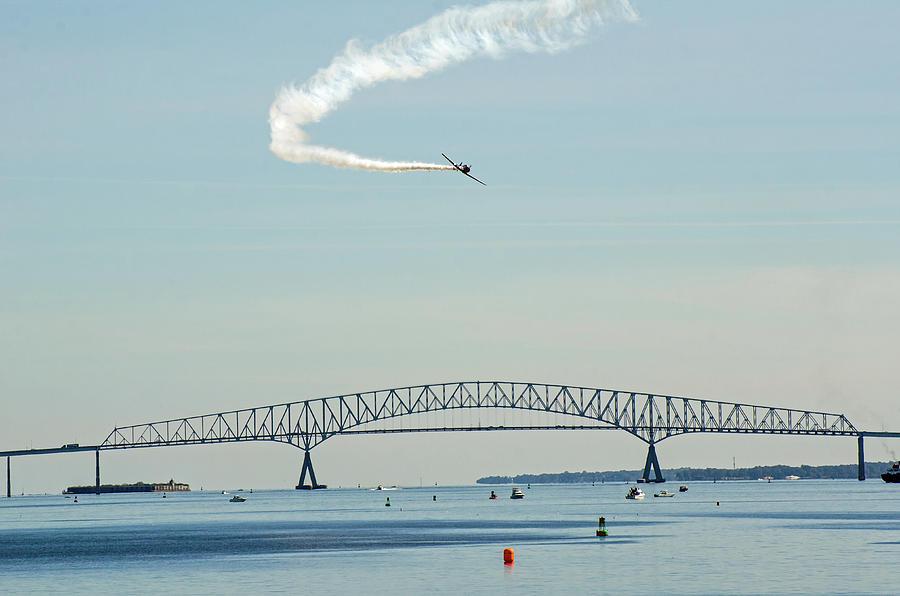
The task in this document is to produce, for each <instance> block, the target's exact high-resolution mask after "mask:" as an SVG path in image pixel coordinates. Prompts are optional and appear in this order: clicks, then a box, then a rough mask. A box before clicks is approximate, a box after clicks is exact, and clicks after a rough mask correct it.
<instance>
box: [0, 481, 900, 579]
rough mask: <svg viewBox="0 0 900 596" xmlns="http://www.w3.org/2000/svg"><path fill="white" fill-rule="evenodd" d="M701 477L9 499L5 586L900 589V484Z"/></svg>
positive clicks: (0, 549) (1, 544) (3, 522)
mask: <svg viewBox="0 0 900 596" xmlns="http://www.w3.org/2000/svg"><path fill="white" fill-rule="evenodd" d="M666 486H667V488H668V490H670V491H673V490H675V489H677V486H672V484H671V483H669V484H668V485H666ZM689 486H690V490H689V492H687V493H680V494H678V495H677V496H676V497H675V498H673V499H654V498H653V497H652V491H653V490H658V489H659V488H661V487H659V486H654V485H648V486H646V487H645V488H646V489H647V492H648V496H647V498H646V499H645V500H644V501H637V502H635V501H626V500H625V499H624V496H625V493H626V492H627V488H628V485H625V484H618V483H617V484H602V485H601V484H598V485H596V486H590V485H570V486H564V485H551V486H548V485H533V486H532V488H531V489H530V490H529V489H526V488H525V487H522V488H523V490H524V492H525V495H526V497H525V499H523V500H520V501H515V500H510V499H509V498H508V496H509V492H510V488H509V487H500V488H498V487H447V488H444V487H440V488H437V487H432V488H427V487H426V488H405V489H402V490H396V491H371V490H366V489H336V490H335V489H328V490H323V491H293V490H291V491H257V492H254V493H253V494H249V493H246V492H245V493H241V494H243V496H245V497H247V501H246V502H245V503H229V502H228V498H229V496H226V495H222V494H219V493H214V492H208V491H207V492H192V493H169V494H168V495H167V497H166V498H165V499H163V498H162V495H160V494H158V493H149V494H126V495H101V496H94V495H81V496H79V498H78V500H79V502H78V503H77V504H76V503H74V500H73V499H66V498H64V497H62V496H59V495H54V496H26V497H16V498H13V499H0V593H4V594H20V593H30V592H39V593H43V592H49V591H60V590H64V591H65V592H66V593H67V594H72V593H76V594H77V593H91V594H96V593H100V592H115V593H125V594H129V593H146V592H158V591H160V590H165V591H170V592H172V593H179V594H209V593H216V594H233V593H242V592H247V593H250V592H254V591H255V592H260V591H265V592H285V593H287V592H297V591H303V592H305V593H310V594H322V593H329V594H349V593H356V594H369V593H384V592H397V593H425V592H429V593H466V594H472V593H475V594H498V593H510V592H512V591H514V592H515V593H523V594H529V593H536V592H542V593H564V592H565V593H569V592H575V591H578V592H587V593H613V592H615V593H621V592H629V593H634V594H645V593H649V592H651V591H664V592H665V593H667V594H722V593H733V594H785V593H800V594H832V593H833V594H861V593H871V594H893V593H897V591H898V588H897V586H896V580H895V579H894V574H893V573H892V572H893V569H894V566H895V565H896V563H897V561H898V560H900V524H898V522H900V485H893V486H890V485H885V484H883V483H881V482H880V481H868V482H865V483H862V482H857V481H840V480H836V481H815V480H801V481H776V482H772V483H765V482H721V483H716V484H713V483H704V482H694V483H690V484H689ZM491 488H493V489H494V490H496V492H497V494H498V495H499V496H500V498H499V499H497V500H496V501H489V500H488V499H487V497H488V495H489V494H490V490H491ZM433 495H435V496H437V501H433V500H432V496H433ZM388 497H389V498H390V501H391V507H385V506H384V503H385V499H386V498H388ZM716 501H719V502H720V505H718V506H717V505H716ZM600 515H603V516H605V517H606V520H607V525H608V529H609V533H610V536H609V537H608V538H597V537H596V536H595V530H596V527H597V517H598V516H600ZM505 547H511V548H514V549H515V551H516V562H515V564H514V565H513V566H506V565H504V564H503V563H502V552H503V549H504V548H505Z"/></svg>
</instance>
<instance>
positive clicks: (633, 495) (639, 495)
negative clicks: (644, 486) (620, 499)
mask: <svg viewBox="0 0 900 596" xmlns="http://www.w3.org/2000/svg"><path fill="white" fill-rule="evenodd" d="M645 496H646V495H645V494H644V491H642V490H641V489H639V488H638V487H636V486H632V487H631V490H629V491H628V494H627V495H625V498H626V499H643V498H644V497H645Z"/></svg>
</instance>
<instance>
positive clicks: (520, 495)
mask: <svg viewBox="0 0 900 596" xmlns="http://www.w3.org/2000/svg"><path fill="white" fill-rule="evenodd" d="M509 498H510V499H524V498H525V493H523V492H522V491H521V490H519V488H518V487H516V488H513V489H512V494H511V495H509Z"/></svg>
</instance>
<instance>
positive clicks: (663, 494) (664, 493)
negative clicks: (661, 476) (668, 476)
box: [653, 489, 675, 497]
mask: <svg viewBox="0 0 900 596" xmlns="http://www.w3.org/2000/svg"><path fill="white" fill-rule="evenodd" d="M653 496H654V497H674V496H675V493H670V492H669V491H667V490H665V489H663V490H661V491H659V492H658V493H653Z"/></svg>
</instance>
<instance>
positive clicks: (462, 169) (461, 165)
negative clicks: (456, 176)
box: [441, 153, 487, 186]
mask: <svg viewBox="0 0 900 596" xmlns="http://www.w3.org/2000/svg"><path fill="white" fill-rule="evenodd" d="M441 155H443V156H444V159H446V160H447V161H449V162H450V163H451V164H453V167H454V168H456V169H457V170H459V171H460V172H462V173H463V174H465V175H466V176H468V177H469V178H471V179H472V180H474V181H475V182H477V183H479V184H484V182H482V181H481V180H479V179H478V178H476V177H475V176H473V175H472V174H470V173H469V172H470V171H472V168H470V167H469V166H467V165H466V164H464V163H462V162H459V163H454V162H453V160H452V159H450V158H449V157H447V156H446V155H445V154H443V153H441ZM484 186H487V184H484Z"/></svg>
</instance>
